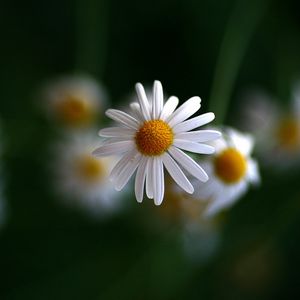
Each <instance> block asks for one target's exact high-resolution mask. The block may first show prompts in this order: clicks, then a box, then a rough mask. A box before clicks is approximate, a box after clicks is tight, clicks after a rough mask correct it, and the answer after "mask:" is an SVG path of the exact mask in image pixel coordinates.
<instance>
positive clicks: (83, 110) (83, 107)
mask: <svg viewBox="0 0 300 300" xmlns="http://www.w3.org/2000/svg"><path fill="white" fill-rule="evenodd" d="M57 113H58V117H59V118H60V120H61V121H62V122H64V123H66V124H68V125H72V126H77V125H83V124H86V123H90V122H91V121H92V119H93V117H94V115H93V114H94V113H93V110H92V107H91V106H90V105H89V103H88V102H87V101H85V99H83V98H82V97H80V96H76V95H68V96H67V97H65V99H63V100H62V101H61V102H60V103H58V105H57Z"/></svg>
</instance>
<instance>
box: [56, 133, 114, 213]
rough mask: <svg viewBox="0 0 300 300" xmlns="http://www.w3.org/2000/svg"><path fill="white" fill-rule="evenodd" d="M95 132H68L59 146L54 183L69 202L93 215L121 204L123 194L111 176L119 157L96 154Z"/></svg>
mask: <svg viewBox="0 0 300 300" xmlns="http://www.w3.org/2000/svg"><path fill="white" fill-rule="evenodd" d="M97 144H99V143H97V142H95V138H94V132H89V133H85V134H80V135H79V134H77V135H76V136H69V137H68V138H67V139H66V140H65V141H64V142H61V143H60V144H59V145H57V146H56V148H55V149H54V150H55V153H54V154H55V159H54V164H53V166H52V168H53V173H54V174H55V186H56V188H57V191H58V192H59V193H60V195H62V196H63V198H64V199H66V200H67V201H68V202H69V203H71V204H74V205H77V206H79V207H83V208H85V209H86V210H87V211H89V212H90V213H92V214H94V215H105V214H108V213H110V212H113V211H115V210H117V209H118V208H119V206H120V205H119V204H120V201H119V200H120V197H119V195H118V194H116V193H115V190H114V187H113V185H112V183H111V182H110V181H109V180H108V174H109V173H110V171H111V169H112V166H113V165H114V164H115V163H116V158H114V157H109V158H106V157H105V158H101V159H97V158H95V157H94V156H93V155H92V154H91V152H92V149H94V148H95V146H96V145H97Z"/></svg>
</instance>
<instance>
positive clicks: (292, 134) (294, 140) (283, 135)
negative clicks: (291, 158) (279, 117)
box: [277, 119, 300, 149]
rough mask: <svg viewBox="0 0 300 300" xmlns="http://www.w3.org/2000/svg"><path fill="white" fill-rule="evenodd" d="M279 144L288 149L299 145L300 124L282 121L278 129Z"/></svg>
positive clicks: (293, 120) (290, 120)
mask: <svg viewBox="0 0 300 300" xmlns="http://www.w3.org/2000/svg"><path fill="white" fill-rule="evenodd" d="M277 137H278V140H279V144H280V146H282V147H285V148H288V149H295V148H296V147H297V146H299V144H300V124H299V123H298V122H297V120H295V119H285V120H283V121H282V122H281V123H280V125H279V127H278V129H277Z"/></svg>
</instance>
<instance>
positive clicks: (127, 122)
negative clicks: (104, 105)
mask: <svg viewBox="0 0 300 300" xmlns="http://www.w3.org/2000/svg"><path fill="white" fill-rule="evenodd" d="M105 114H106V115H107V116H108V117H109V118H111V119H112V120H114V121H116V122H119V123H121V124H123V125H124V126H126V127H128V128H132V129H137V128H138V125H139V122H138V121H137V120H136V119H135V118H133V117H132V116H130V115H129V114H127V113H125V112H123V111H121V110H117V109H108V110H107V111H106V112H105Z"/></svg>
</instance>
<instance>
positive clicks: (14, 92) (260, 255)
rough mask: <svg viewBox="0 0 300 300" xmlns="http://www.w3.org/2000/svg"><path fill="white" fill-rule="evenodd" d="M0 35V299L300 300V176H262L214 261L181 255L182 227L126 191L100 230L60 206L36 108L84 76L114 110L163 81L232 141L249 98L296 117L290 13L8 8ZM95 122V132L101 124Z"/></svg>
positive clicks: (299, 35) (293, 18)
mask: <svg viewBox="0 0 300 300" xmlns="http://www.w3.org/2000/svg"><path fill="white" fill-rule="evenodd" d="M0 28H1V29H0V30H1V37H2V44H1V48H0V61H1V80H0V82H1V89H0V99H1V100H0V126H1V131H2V133H1V141H0V142H1V147H0V148H2V157H1V163H0V166H1V171H2V172H1V178H2V179H1V180H2V182H0V186H3V199H4V200H5V221H4V222H3V224H2V225H1V228H0V276H1V280H0V298H1V299H3V300H6V299H9V300H17V299H22V300H25V299H30V300H35V299H39V300H41V299H42V300H44V299H45V300H47V299H54V298H55V299H73V300H75V299H154V298H155V299H184V298H189V299H199V298H201V299H243V300H246V299H282V298H291V297H295V295H297V294H298V293H299V292H300V290H299V286H300V285H299V276H298V275H299V267H300V259H299V251H300V230H299V228H300V218H299V216H300V190H299V175H300V170H299V168H297V167H296V168H293V169H292V170H288V171H285V172H284V173H283V174H282V173H280V172H277V171H274V170H273V169H268V168H266V167H263V166H262V167H261V177H262V184H261V186H260V188H258V189H253V190H251V191H249V192H248V193H247V194H246V195H245V196H244V197H243V198H242V199H241V200H240V201H239V202H238V203H237V204H236V205H234V206H233V207H232V208H231V209H230V210H228V211H226V212H224V213H221V215H220V216H219V219H220V220H219V221H218V222H220V223H221V224H222V226H220V229H219V233H218V234H219V235H218V242H217V243H218V247H217V249H216V250H214V253H212V254H209V255H208V256H206V254H205V253H206V252H205V250H204V249H207V248H209V247H210V245H211V244H212V243H214V242H212V240H206V239H205V240H204V243H200V242H199V240H198V236H193V235H192V236H190V237H189V242H188V243H190V244H192V245H196V248H193V249H194V250H193V251H192V252H193V254H191V255H187V254H186V252H185V251H184V249H183V248H184V247H183V246H182V244H183V242H182V232H181V231H182V229H181V227H180V225H178V222H176V221H174V220H171V221H170V219H169V217H167V216H166V217H164V215H163V214H162V215H160V212H159V210H160V209H161V208H160V207H154V205H153V203H152V201H147V200H144V203H143V204H138V203H137V202H136V200H135V198H134V195H133V189H132V187H130V188H129V190H128V191H126V193H124V195H123V194H122V196H121V198H123V199H122V201H124V203H125V205H124V206H125V208H124V209H123V210H122V211H121V212H119V213H117V214H115V215H112V216H110V217H107V218H97V217H94V216H93V217H91V216H90V215H89V214H87V213H86V212H85V211H83V210H81V209H79V208H78V207H72V206H68V205H64V204H62V203H63V201H62V200H63V199H61V198H62V196H58V195H57V194H56V193H55V192H54V189H53V180H52V173H51V172H50V171H49V168H48V166H49V163H50V164H51V160H52V155H51V147H52V144H53V143H55V141H57V140H58V139H60V138H61V136H60V132H59V130H58V129H57V126H53V124H52V123H51V121H49V120H48V119H47V118H46V117H45V114H44V112H43V110H42V109H41V106H42V102H43V99H41V96H40V89H41V88H42V87H43V85H44V84H45V82H47V81H48V80H52V79H55V78H57V77H61V76H67V75H72V74H87V75H89V76H92V77H93V78H95V79H96V80H97V81H98V82H100V83H101V84H102V85H103V86H104V87H105V88H106V90H107V93H108V95H109V99H110V100H111V106H113V107H114V108H116V107H118V106H120V107H122V106H125V105H126V104H127V102H126V101H127V98H128V95H130V94H131V93H132V92H133V88H134V84H135V83H136V82H138V81H139V82H142V83H143V84H145V85H146V86H147V85H151V84H152V82H153V80H155V79H158V80H160V81H161V82H162V84H163V86H164V89H165V90H166V93H167V94H168V95H173V94H175V95H176V96H178V97H179V99H180V100H181V101H184V100H186V99H188V98H189V97H191V96H194V95H199V96H200V97H201V99H202V107H201V111H200V112H201V113H204V112H207V111H214V112H215V114H216V123H219V124H220V123H223V122H224V123H225V124H228V125H232V126H236V127H237V128H238V126H239V123H238V119H239V109H240V108H241V106H242V105H243V98H242V96H241V95H243V93H244V92H245V91H246V90H249V89H251V88H255V89H256V88H258V89H261V90H264V91H266V92H267V93H269V94H270V95H272V96H273V97H274V98H276V101H277V102H276V103H278V105H281V107H283V108H285V107H288V106H290V99H291V87H292V85H293V84H294V82H295V81H296V80H299V78H300V56H299V53H300V6H299V3H298V2H297V1H294V0H287V1H284V2H282V1H275V0H269V1H268V0H264V1H259V0H254V1H253V2H251V3H248V1H246V0H245V1H244V0H237V1H232V0H226V1H225V0H224V1H217V0H213V1H196V0H185V1H182V0H176V1H175V0H172V1H171V0H165V1H157V0H155V1H148V0H146V1H142V2H141V1H139V2H138V1H133V0H128V1H116V0H100V1H96V0H87V1H83V0H77V1H70V0H63V1H58V0H54V1H37V0H29V1H26V2H21V1H10V2H7V3H2V4H1V9H0ZM218 118H219V119H218ZM97 122H98V121H97ZM101 122H102V123H101ZM101 122H100V120H99V122H98V125H97V126H96V127H97V128H98V127H99V128H100V127H101V126H102V125H103V123H105V122H108V120H107V119H104V120H102V121H101ZM100 123H101V124H100ZM116 193H117V192H116ZM198 242H199V245H198ZM194 252H195V253H194ZM202 254H203V255H202ZM199 256H200V257H199Z"/></svg>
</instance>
